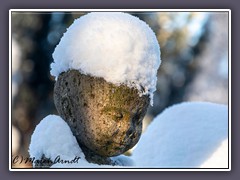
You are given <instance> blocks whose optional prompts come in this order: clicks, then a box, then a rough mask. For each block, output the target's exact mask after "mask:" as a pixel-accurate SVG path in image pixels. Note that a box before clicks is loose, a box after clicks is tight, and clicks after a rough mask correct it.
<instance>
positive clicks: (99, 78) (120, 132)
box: [51, 12, 160, 156]
mask: <svg viewBox="0 0 240 180" xmlns="http://www.w3.org/2000/svg"><path fill="white" fill-rule="evenodd" d="M53 59H54V62H53V63H52V64H51V74H52V75H53V76H55V77H56V81H57V82H56V84H55V88H54V100H55V105H56V108H57V110H58V112H59V114H60V115H61V116H62V118H63V119H64V120H65V121H67V123H68V124H69V126H70V127H71V129H72V131H73V134H74V135H75V136H76V137H77V139H78V142H79V143H80V145H82V146H84V147H86V148H88V149H90V150H91V151H93V152H94V153H97V154H99V155H101V156H115V155H118V154H121V153H123V152H125V151H126V150H128V149H129V148H131V147H133V146H134V145H135V144H136V143H137V142H138V140H139V138H140V135H141V131H142V119H143V117H144V115H145V113H146V110H147V107H148V105H149V103H150V102H152V98H153V92H154V91H155V89H156V80H157V77H156V75H157V69H158V67H159V65H160V48H159V45H158V41H157V39H156V36H155V34H154V32H153V31H152V30H151V29H150V27H149V26H148V25H147V24H146V23H145V22H143V21H141V20H140V19H138V18H136V17H134V16H131V15H129V14H126V13H115V12H111V13H110V12H108V13H103V12H98V13H89V14H87V15H84V16H82V17H80V18H79V19H77V20H75V21H74V23H73V24H72V25H71V26H70V27H69V28H68V30H67V32H66V33H65V34H64V36H63V37H62V39H61V41H60V43H59V44H58V45H57V46H56V49H55V51H54V53H53Z"/></svg>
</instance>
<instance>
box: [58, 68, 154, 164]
mask: <svg viewBox="0 0 240 180" xmlns="http://www.w3.org/2000/svg"><path fill="white" fill-rule="evenodd" d="M149 100H150V98H149V97H148V96H147V95H145V96H142V97H139V95H138V91H137V90H136V89H134V88H129V87H127V86H125V85H120V86H116V85H114V84H111V83H108V82H106V81H105V80H104V79H103V78H97V77H91V76H89V75H84V74H81V73H80V72H79V71H77V70H69V71H67V72H64V73H62V74H60V75H59V76H58V80H57V82H56V83H55V87H54V102H55V106H56V108H57V110H58V112H59V114H60V116H61V117H62V118H63V119H64V120H65V121H66V122H67V123H68V125H69V126H70V128H71V130H72V132H73V134H74V135H75V136H76V138H77V140H78V143H79V145H80V146H81V147H82V149H83V151H85V152H84V153H85V156H86V159H87V160H88V161H91V159H92V157H93V153H96V157H97V156H98V155H99V156H100V157H101V156H102V157H110V156H116V155H119V154H122V153H124V152H125V151H127V150H128V149H130V148H132V147H133V146H134V145H135V144H136V143H137V142H138V140H139V138H140V135H141V132H142V119H143V117H144V115H145V113H146V110H147V107H148V105H149ZM87 149H90V151H91V153H88V152H87ZM88 154H90V155H88ZM97 159H99V158H97ZM92 161H95V160H94V159H93V160H92ZM106 161H108V160H107V159H106ZM100 164H101V162H100ZM102 164H108V163H104V162H103V163H102Z"/></svg>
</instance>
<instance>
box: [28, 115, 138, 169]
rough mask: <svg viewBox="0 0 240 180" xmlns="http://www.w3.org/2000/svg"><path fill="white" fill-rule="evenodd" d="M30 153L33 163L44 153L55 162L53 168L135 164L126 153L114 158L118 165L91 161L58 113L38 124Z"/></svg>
mask: <svg viewBox="0 0 240 180" xmlns="http://www.w3.org/2000/svg"><path fill="white" fill-rule="evenodd" d="M29 154H30V157H31V158H32V159H34V161H33V165H35V163H36V162H37V160H41V158H42V156H43V155H45V157H46V158H50V159H51V160H52V162H53V163H54V164H53V165H52V166H51V168H87V167H93V168H94V167H98V168H104V167H108V168H109V167H110V168H114V167H122V166H133V164H134V163H133V161H132V160H131V159H130V158H128V157H126V156H124V155H120V156H117V157H113V158H112V161H113V162H115V163H116V164H118V166H110V165H98V164H93V163H89V162H88V161H87V160H86V159H85V155H84V154H83V152H82V150H81V148H80V147H79V145H78V143H77V140H76V138H75V136H73V134H72V132H71V130H70V128H69V126H68V125H67V123H66V122H65V121H64V120H63V119H62V118H61V117H59V116H56V115H49V116H47V117H45V118H44V119H43V120H42V121H41V122H40V123H39V124H38V125H37V127H36V129H35V131H34V133H33V135H32V138H31V143H30V146H29Z"/></svg>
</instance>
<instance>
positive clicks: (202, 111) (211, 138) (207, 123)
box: [132, 102, 228, 168]
mask: <svg viewBox="0 0 240 180" xmlns="http://www.w3.org/2000/svg"><path fill="white" fill-rule="evenodd" d="M223 142H224V145H225V146H224V148H219V147H221V146H223V145H221V144H222V143H223ZM227 142H228V108H227V106H225V105H219V104H213V103H203V102H202V103H200V102H192V103H182V104H179V105H174V106H172V107H170V108H167V109H166V110H165V111H164V112H163V113H161V114H160V115H158V116H157V117H156V118H155V119H154V120H153V122H152V123H151V124H150V125H149V126H148V128H147V130H146V133H144V134H143V135H142V137H141V139H140V141H139V143H138V145H137V147H136V148H135V149H134V151H133V156H132V159H133V160H134V161H135V164H136V165H137V166H139V167H146V166H147V167H158V168H199V167H208V168H218V167H224V168H228V163H227V160H228V150H227V147H228V144H227ZM221 149H222V150H221ZM209 159H210V160H209ZM219 163H221V164H219Z"/></svg>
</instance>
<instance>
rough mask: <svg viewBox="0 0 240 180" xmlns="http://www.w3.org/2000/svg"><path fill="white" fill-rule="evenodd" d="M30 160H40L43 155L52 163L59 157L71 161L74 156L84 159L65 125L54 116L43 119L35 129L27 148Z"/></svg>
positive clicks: (59, 118)
mask: <svg viewBox="0 0 240 180" xmlns="http://www.w3.org/2000/svg"><path fill="white" fill-rule="evenodd" d="M29 154H30V157H31V158H35V159H41V158H42V156H43V154H44V155H45V157H47V158H50V159H51V160H52V161H55V159H56V158H57V157H58V156H60V157H61V159H64V160H72V159H74V158H75V157H76V156H78V157H81V158H83V159H85V156H84V154H83V152H82V150H81V149H80V148H79V146H78V143H77V140H76V138H75V137H74V136H73V134H72V132H71V130H70V128H69V126H68V125H67V123H66V122H65V121H64V120H62V119H61V117H59V116H56V115H49V116H47V117H45V118H44V119H43V120H42V121H41V122H40V123H39V124H38V125H37V127H36V129H35V130H34V133H33V135H32V137H31V143H30V146H29Z"/></svg>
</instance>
